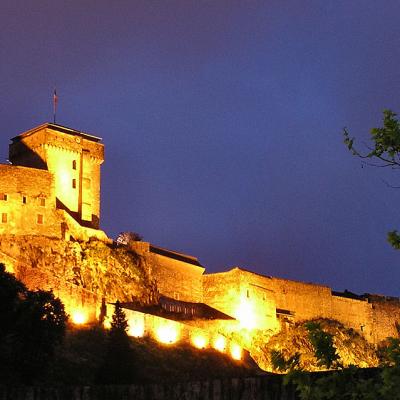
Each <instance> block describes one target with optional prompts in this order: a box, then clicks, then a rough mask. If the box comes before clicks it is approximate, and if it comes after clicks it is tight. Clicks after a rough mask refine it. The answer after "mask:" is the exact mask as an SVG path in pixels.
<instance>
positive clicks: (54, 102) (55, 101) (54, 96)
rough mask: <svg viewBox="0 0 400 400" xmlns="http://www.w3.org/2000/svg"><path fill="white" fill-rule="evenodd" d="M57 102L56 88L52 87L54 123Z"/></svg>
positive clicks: (54, 120)
mask: <svg viewBox="0 0 400 400" xmlns="http://www.w3.org/2000/svg"><path fill="white" fill-rule="evenodd" d="M57 103H58V96H57V90H56V88H54V93H53V122H54V123H56V113H57Z"/></svg>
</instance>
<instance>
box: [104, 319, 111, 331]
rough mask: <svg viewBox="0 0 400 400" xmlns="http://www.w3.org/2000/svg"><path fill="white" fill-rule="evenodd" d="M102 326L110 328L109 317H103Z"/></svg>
mask: <svg viewBox="0 0 400 400" xmlns="http://www.w3.org/2000/svg"><path fill="white" fill-rule="evenodd" d="M103 326H104V328H105V329H110V328H111V322H110V320H109V319H105V320H104V322H103Z"/></svg>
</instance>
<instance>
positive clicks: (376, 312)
mask: <svg viewBox="0 0 400 400" xmlns="http://www.w3.org/2000/svg"><path fill="white" fill-rule="evenodd" d="M370 302H371V306H372V311H371V314H372V323H373V329H372V335H373V338H374V342H375V343H379V342H380V341H382V340H385V339H386V338H387V337H399V333H400V332H399V329H400V300H399V299H386V298H384V297H383V296H378V297H377V298H376V299H374V298H372V299H370Z"/></svg>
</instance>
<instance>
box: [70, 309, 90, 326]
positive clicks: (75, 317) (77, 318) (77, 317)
mask: <svg viewBox="0 0 400 400" xmlns="http://www.w3.org/2000/svg"><path fill="white" fill-rule="evenodd" d="M71 319H72V322H73V323H74V324H76V325H82V324H85V323H86V322H87V316H86V314H85V313H84V312H83V311H82V310H75V311H73V312H72V315H71Z"/></svg>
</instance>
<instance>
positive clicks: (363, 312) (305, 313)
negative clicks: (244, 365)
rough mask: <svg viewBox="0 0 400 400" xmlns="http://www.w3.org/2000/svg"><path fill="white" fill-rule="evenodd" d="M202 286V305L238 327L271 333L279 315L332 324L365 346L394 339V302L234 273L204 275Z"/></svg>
mask: <svg viewBox="0 0 400 400" xmlns="http://www.w3.org/2000/svg"><path fill="white" fill-rule="evenodd" d="M203 286H204V302H205V303H207V304H209V305H211V306H212V307H214V308H216V309H218V310H221V311H223V312H225V313H227V314H228V315H231V316H233V317H235V318H238V319H239V321H242V323H243V326H246V325H249V324H250V326H254V327H260V328H261V329H266V328H267V329H268V327H274V326H276V325H275V323H276V320H274V318H273V317H272V318H271V316H272V315H274V314H275V310H276V309H280V310H284V311H287V312H289V313H290V314H289V315H290V316H291V320H292V321H294V322H296V321H304V320H310V319H313V318H328V319H334V320H337V321H339V322H341V323H342V324H343V325H345V326H346V327H348V328H353V329H354V330H356V331H357V332H359V333H360V334H361V335H363V336H364V337H365V338H366V339H367V340H368V341H369V342H371V343H379V342H380V341H382V340H384V339H385V338H386V337H388V336H392V337H398V336H399V331H398V327H399V324H400V301H399V300H398V299H397V300H395V299H391V300H385V298H384V297H380V296H377V297H376V299H374V297H371V298H369V299H353V298H349V297H345V296H339V295H334V294H332V290H331V289H330V288H329V287H327V286H322V285H317V284H312V283H305V282H297V281H291V280H287V279H280V278H275V277H268V276H262V275H258V274H254V273H251V272H249V271H245V270H241V269H239V268H234V269H232V270H230V271H228V272H223V273H216V274H208V275H204V277H203ZM264 299H265V300H264ZM243 303H244V304H245V306H242V305H243ZM243 311H244V312H243ZM253 313H254V314H255V317H254V320H253V321H252V320H251V318H250V315H252V314H253ZM270 329H271V328H270Z"/></svg>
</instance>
